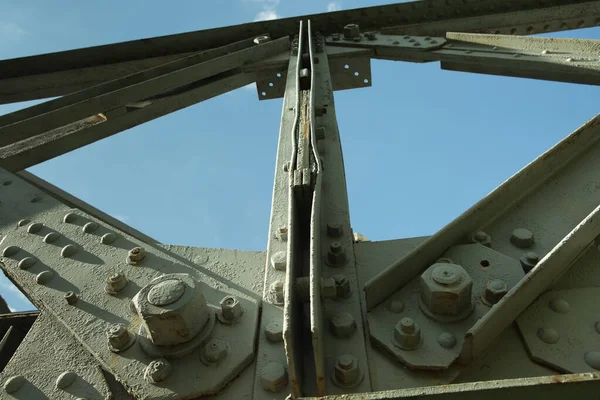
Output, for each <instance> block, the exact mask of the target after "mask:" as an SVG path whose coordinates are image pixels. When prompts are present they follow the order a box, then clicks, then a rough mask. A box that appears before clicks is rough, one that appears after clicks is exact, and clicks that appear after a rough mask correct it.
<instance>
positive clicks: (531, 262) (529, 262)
mask: <svg viewBox="0 0 600 400" xmlns="http://www.w3.org/2000/svg"><path fill="white" fill-rule="evenodd" d="M519 261H520V262H521V267H523V271H524V272H525V273H526V274H527V273H529V271H531V270H532V269H533V267H535V266H536V265H537V263H538V262H540V256H539V255H538V254H537V253H534V252H533V251H530V252H528V253H525V254H523V255H522V256H521V258H520V259H519Z"/></svg>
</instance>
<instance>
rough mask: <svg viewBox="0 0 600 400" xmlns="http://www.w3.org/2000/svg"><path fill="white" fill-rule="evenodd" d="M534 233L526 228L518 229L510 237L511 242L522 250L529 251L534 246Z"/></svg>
mask: <svg viewBox="0 0 600 400" xmlns="http://www.w3.org/2000/svg"><path fill="white" fill-rule="evenodd" d="M533 241H534V239H533V232H531V231H530V230H529V229H525V228H517V229H515V230H514V231H513V232H512V235H511V236H510V242H511V243H512V244H513V245H515V246H516V247H518V248H520V249H527V248H529V247H531V246H533Z"/></svg>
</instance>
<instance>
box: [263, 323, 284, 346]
mask: <svg viewBox="0 0 600 400" xmlns="http://www.w3.org/2000/svg"><path fill="white" fill-rule="evenodd" d="M265 336H266V338H267V340H268V341H269V342H273V343H277V342H282V341H283V323H282V322H281V321H280V320H275V319H274V320H271V321H269V322H268V323H267V324H266V325H265Z"/></svg>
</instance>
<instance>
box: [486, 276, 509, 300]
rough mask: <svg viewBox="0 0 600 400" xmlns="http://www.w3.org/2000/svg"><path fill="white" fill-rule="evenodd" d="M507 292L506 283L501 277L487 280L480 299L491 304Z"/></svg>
mask: <svg viewBox="0 0 600 400" xmlns="http://www.w3.org/2000/svg"><path fill="white" fill-rule="evenodd" d="M506 293H508V285H507V284H506V282H504V281H503V280H501V279H492V280H489V281H487V283H486V285H485V292H484V294H483V297H482V300H483V302H484V303H485V304H487V305H493V304H496V303H497V302H499V301H500V299H501V298H503V297H504V295H505V294H506Z"/></svg>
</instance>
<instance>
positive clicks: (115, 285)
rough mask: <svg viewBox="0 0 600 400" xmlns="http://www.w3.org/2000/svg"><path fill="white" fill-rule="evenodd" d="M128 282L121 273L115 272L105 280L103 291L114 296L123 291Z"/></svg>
mask: <svg viewBox="0 0 600 400" xmlns="http://www.w3.org/2000/svg"><path fill="white" fill-rule="evenodd" d="M128 282H129V281H128V280H127V278H126V277H125V274H124V273H123V272H116V273H114V274H112V275H111V276H109V277H108V278H107V279H106V285H105V286H104V291H105V292H106V293H108V294H111V295H115V294H117V293H119V292H120V291H121V290H123V289H125V286H127V283H128Z"/></svg>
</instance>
